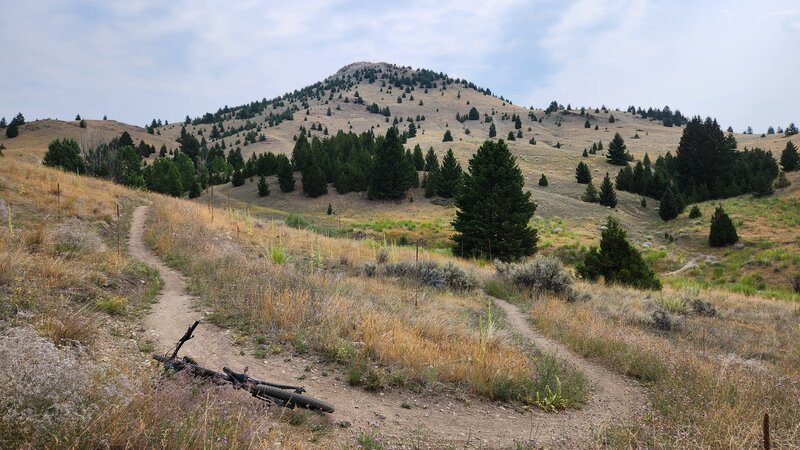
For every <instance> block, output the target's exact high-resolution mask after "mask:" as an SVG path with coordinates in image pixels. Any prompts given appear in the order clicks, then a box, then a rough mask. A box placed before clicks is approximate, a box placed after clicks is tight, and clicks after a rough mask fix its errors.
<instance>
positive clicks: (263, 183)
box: [258, 175, 269, 197]
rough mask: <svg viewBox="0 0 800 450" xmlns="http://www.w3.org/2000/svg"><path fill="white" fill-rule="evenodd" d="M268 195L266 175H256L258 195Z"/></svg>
mask: <svg viewBox="0 0 800 450" xmlns="http://www.w3.org/2000/svg"><path fill="white" fill-rule="evenodd" d="M268 195H269V183H268V182H267V177H265V176H264V175H261V176H260V177H258V196H259V197H266V196H268Z"/></svg>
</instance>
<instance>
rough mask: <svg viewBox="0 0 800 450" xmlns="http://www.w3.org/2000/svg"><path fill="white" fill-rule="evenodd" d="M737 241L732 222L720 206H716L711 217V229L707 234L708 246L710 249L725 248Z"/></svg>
mask: <svg viewBox="0 0 800 450" xmlns="http://www.w3.org/2000/svg"><path fill="white" fill-rule="evenodd" d="M738 240H739V236H738V235H737V234H736V227H735V226H734V225H733V221H732V220H731V218H730V217H728V214H726V213H725V210H724V209H722V206H717V209H716V210H715V211H714V215H713V216H712V217H711V227H710V229H709V233H708V244H709V245H711V246H712V247H725V246H727V245H731V244H735V243H736V242H737V241H738Z"/></svg>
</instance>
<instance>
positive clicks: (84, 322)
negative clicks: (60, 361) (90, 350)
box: [39, 310, 97, 347]
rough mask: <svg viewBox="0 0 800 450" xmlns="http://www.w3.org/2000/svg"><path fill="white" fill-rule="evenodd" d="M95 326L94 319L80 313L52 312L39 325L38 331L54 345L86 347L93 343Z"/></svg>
mask: <svg viewBox="0 0 800 450" xmlns="http://www.w3.org/2000/svg"><path fill="white" fill-rule="evenodd" d="M96 328H97V326H96V324H95V321H94V319H93V318H92V317H91V316H89V315H86V314H85V313H82V312H74V313H70V312H66V311H61V310H56V311H53V312H52V314H51V316H50V317H48V318H47V319H45V320H43V321H42V322H41V323H40V325H39V331H40V332H41V333H42V334H43V335H45V336H47V337H48V338H49V339H50V340H51V341H52V342H53V343H54V344H55V345H57V346H59V347H63V346H68V345H72V346H88V345H91V344H92V343H93V342H94V339H95V336H96V332H97V329H96Z"/></svg>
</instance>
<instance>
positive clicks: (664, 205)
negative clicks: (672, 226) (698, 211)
mask: <svg viewBox="0 0 800 450" xmlns="http://www.w3.org/2000/svg"><path fill="white" fill-rule="evenodd" d="M683 208H684V204H683V201H681V199H680V194H676V193H675V192H673V191H672V188H670V187H667V189H666V190H665V191H664V194H663V195H662V196H661V202H660V203H659V204H658V216H659V217H661V220H663V221H665V222H666V221H668V220H672V219H674V218H676V217H678V214H680V213H681V212H683Z"/></svg>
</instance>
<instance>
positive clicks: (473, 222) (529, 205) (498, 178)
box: [453, 141, 537, 261]
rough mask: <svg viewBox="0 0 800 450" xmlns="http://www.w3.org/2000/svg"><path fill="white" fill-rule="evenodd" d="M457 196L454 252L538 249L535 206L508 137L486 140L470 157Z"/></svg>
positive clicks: (502, 253)
mask: <svg viewBox="0 0 800 450" xmlns="http://www.w3.org/2000/svg"><path fill="white" fill-rule="evenodd" d="M462 183H463V184H462V187H461V189H459V190H458V192H457V194H456V197H455V206H456V208H458V210H457V211H456V219H455V220H454V221H453V228H454V229H455V231H456V234H455V236H454V237H453V242H454V246H453V253H454V254H456V255H460V256H465V257H487V258H498V259H500V260H503V261H508V260H516V259H519V258H521V257H523V256H528V255H532V254H533V253H534V252H535V251H536V241H537V236H536V230H534V229H532V228H530V226H529V225H528V222H529V221H530V219H531V218H532V217H533V214H534V213H535V212H536V204H535V203H533V202H532V201H531V199H530V197H531V193H530V192H523V191H522V188H523V186H524V178H523V176H522V171H521V170H520V169H519V166H518V165H517V164H516V160H515V159H514V157H513V156H512V155H511V152H510V151H509V150H508V146H507V145H506V144H505V143H504V142H494V141H486V142H484V143H483V145H481V146H480V148H478V151H477V152H476V153H475V154H474V155H473V156H472V158H471V159H470V161H469V173H465V174H464V178H463V181H462Z"/></svg>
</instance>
